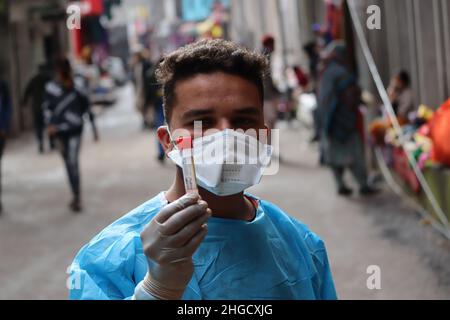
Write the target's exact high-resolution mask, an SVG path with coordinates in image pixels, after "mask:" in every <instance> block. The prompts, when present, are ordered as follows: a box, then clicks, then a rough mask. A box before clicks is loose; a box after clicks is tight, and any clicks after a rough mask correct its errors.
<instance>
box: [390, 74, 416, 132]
mask: <svg viewBox="0 0 450 320" xmlns="http://www.w3.org/2000/svg"><path fill="white" fill-rule="evenodd" d="M387 91H388V94H389V99H390V100H391V103H392V107H393V108H394V112H395V114H396V115H397V117H398V118H399V122H400V123H401V124H405V123H408V122H409V115H410V113H411V112H413V111H415V106H414V101H413V92H412V89H411V78H410V76H409V73H408V72H406V71H403V70H402V71H400V72H399V73H397V74H396V75H395V76H394V77H392V79H391V82H390V84H389V87H388V90H387Z"/></svg>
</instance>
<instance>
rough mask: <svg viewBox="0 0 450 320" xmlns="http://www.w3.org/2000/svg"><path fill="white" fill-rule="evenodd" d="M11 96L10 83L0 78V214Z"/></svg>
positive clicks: (0, 210) (0, 211)
mask: <svg viewBox="0 0 450 320" xmlns="http://www.w3.org/2000/svg"><path fill="white" fill-rule="evenodd" d="M11 112H12V105H11V96H10V93H9V89H8V85H7V83H6V82H5V81H2V80H1V79H0V214H1V213H2V211H3V205H2V201H1V195H2V183H1V178H2V173H1V164H2V158H3V151H4V149H5V144H6V134H7V133H8V130H9V126H10V121H11Z"/></svg>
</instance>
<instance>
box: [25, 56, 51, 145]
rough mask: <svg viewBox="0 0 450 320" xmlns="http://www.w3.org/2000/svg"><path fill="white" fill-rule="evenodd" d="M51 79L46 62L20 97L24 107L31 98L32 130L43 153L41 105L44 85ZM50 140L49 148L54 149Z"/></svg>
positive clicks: (43, 123)
mask: <svg viewBox="0 0 450 320" xmlns="http://www.w3.org/2000/svg"><path fill="white" fill-rule="evenodd" d="M51 79H52V76H51V72H50V70H49V68H48V66H47V65H46V64H41V65H40V66H39V69H38V72H37V73H36V75H34V76H33V77H32V78H31V80H30V81H29V82H28V84H27V86H26V88H25V92H24V95H23V99H22V106H23V107H26V106H27V105H28V102H29V101H30V100H31V108H32V110H33V120H34V121H33V122H34V130H35V133H36V139H37V142H38V147H39V153H44V150H45V148H44V135H45V134H44V133H45V131H46V130H45V121H44V110H43V109H42V105H43V103H44V94H45V86H46V84H47V83H48V82H49V81H50V80H51ZM49 140H50V149H54V140H53V138H51V139H49Z"/></svg>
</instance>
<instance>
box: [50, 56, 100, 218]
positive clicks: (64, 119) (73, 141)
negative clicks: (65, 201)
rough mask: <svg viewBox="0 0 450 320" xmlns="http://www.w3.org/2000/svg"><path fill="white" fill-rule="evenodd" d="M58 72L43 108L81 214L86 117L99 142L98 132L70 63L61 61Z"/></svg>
mask: <svg viewBox="0 0 450 320" xmlns="http://www.w3.org/2000/svg"><path fill="white" fill-rule="evenodd" d="M56 71H57V74H56V81H51V82H49V83H47V85H46V86H45V97H44V105H43V108H44V112H45V114H46V122H47V125H48V126H47V132H48V134H49V136H50V137H54V138H56V141H57V143H58V147H59V150H60V152H61V156H62V158H63V160H64V164H65V166H66V170H67V175H68V178H69V183H70V189H71V190H72V195H73V200H72V201H71V203H70V204H69V207H70V209H71V210H72V211H73V212H75V213H79V212H81V211H82V203H81V185H80V168H79V155H80V148H81V139H82V136H83V128H84V116H85V115H88V116H89V120H90V122H91V124H92V130H93V134H94V140H95V141H98V132H97V127H96V125H95V120H94V114H93V113H92V111H91V109H90V102H89V98H88V97H87V95H86V94H85V93H84V92H83V91H84V88H82V86H81V85H79V84H78V83H76V82H75V80H76V79H75V78H74V77H73V74H72V67H71V65H70V62H69V60H67V59H61V60H59V61H58V63H57V70H56Z"/></svg>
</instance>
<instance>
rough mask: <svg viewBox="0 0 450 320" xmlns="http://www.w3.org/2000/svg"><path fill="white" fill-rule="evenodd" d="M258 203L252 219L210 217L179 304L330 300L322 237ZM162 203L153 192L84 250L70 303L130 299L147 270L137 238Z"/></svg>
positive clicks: (75, 266) (74, 275)
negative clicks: (202, 301) (72, 301)
mask: <svg viewBox="0 0 450 320" xmlns="http://www.w3.org/2000/svg"><path fill="white" fill-rule="evenodd" d="M249 196H250V195H249ZM251 197H253V196H251ZM253 198H254V199H257V198H255V197H253ZM257 201H258V204H259V205H258V210H257V214H256V218H255V220H254V221H252V222H246V221H239V220H228V219H221V218H214V217H213V218H210V219H209V221H208V234H207V236H206V238H205V240H204V241H203V242H202V244H201V245H200V247H199V248H198V250H197V251H196V252H195V254H194V256H193V262H194V266H195V271H194V275H193V277H192V279H191V281H190V282H189V285H188V287H187V289H186V291H185V293H184V295H183V299H184V300H202V299H205V300H217V299H224V300H229V299H232V300H241V299H242V300H250V299H259V300H264V299H270V300H279V299H283V300H291V299H294V300H298V299H301V300H302V299H308V300H313V299H336V298H337V297H336V291H335V288H334V284H333V279H332V276H331V272H330V267H329V264H328V258H327V253H326V250H325V246H324V243H323V242H322V240H320V238H319V237H317V236H316V235H315V234H314V233H312V232H311V231H309V230H308V228H307V227H306V226H305V225H303V224H301V223H300V222H298V221H297V220H295V219H294V218H291V217H289V216H288V215H286V214H285V213H284V212H283V211H282V210H281V209H279V208H277V207H276V206H274V205H273V204H271V203H269V202H266V201H262V200H259V199H257ZM166 204H167V200H166V198H165V195H164V193H161V194H159V195H158V196H157V197H155V198H153V199H151V200H150V201H148V202H146V203H145V204H143V205H141V206H140V207H138V208H136V209H135V210H133V211H131V212H130V213H129V214H127V215H125V216H124V217H122V218H120V219H119V220H117V221H116V222H114V223H113V224H112V225H110V226H109V227H107V228H106V229H104V230H103V231H102V232H101V233H100V234H98V235H97V236H96V237H95V238H94V239H92V240H91V242H89V243H88V244H87V245H85V246H84V247H83V248H82V249H81V250H80V252H79V253H78V255H77V256H76V258H75V260H74V262H73V263H72V266H71V279H72V287H73V288H72V289H70V298H71V299H100V300H106V299H130V298H131V297H132V296H133V294H134V290H135V287H136V286H137V284H138V283H139V282H141V281H142V280H143V279H144V277H145V275H146V273H147V269H148V263H147V259H146V257H145V255H144V252H143V248H142V243H141V239H140V233H141V231H142V230H143V229H144V228H145V226H146V225H147V224H148V223H149V222H150V221H151V219H152V218H153V217H154V216H155V215H156V214H157V213H158V212H159V211H160V210H161V208H162V207H163V206H165V205H166Z"/></svg>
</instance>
